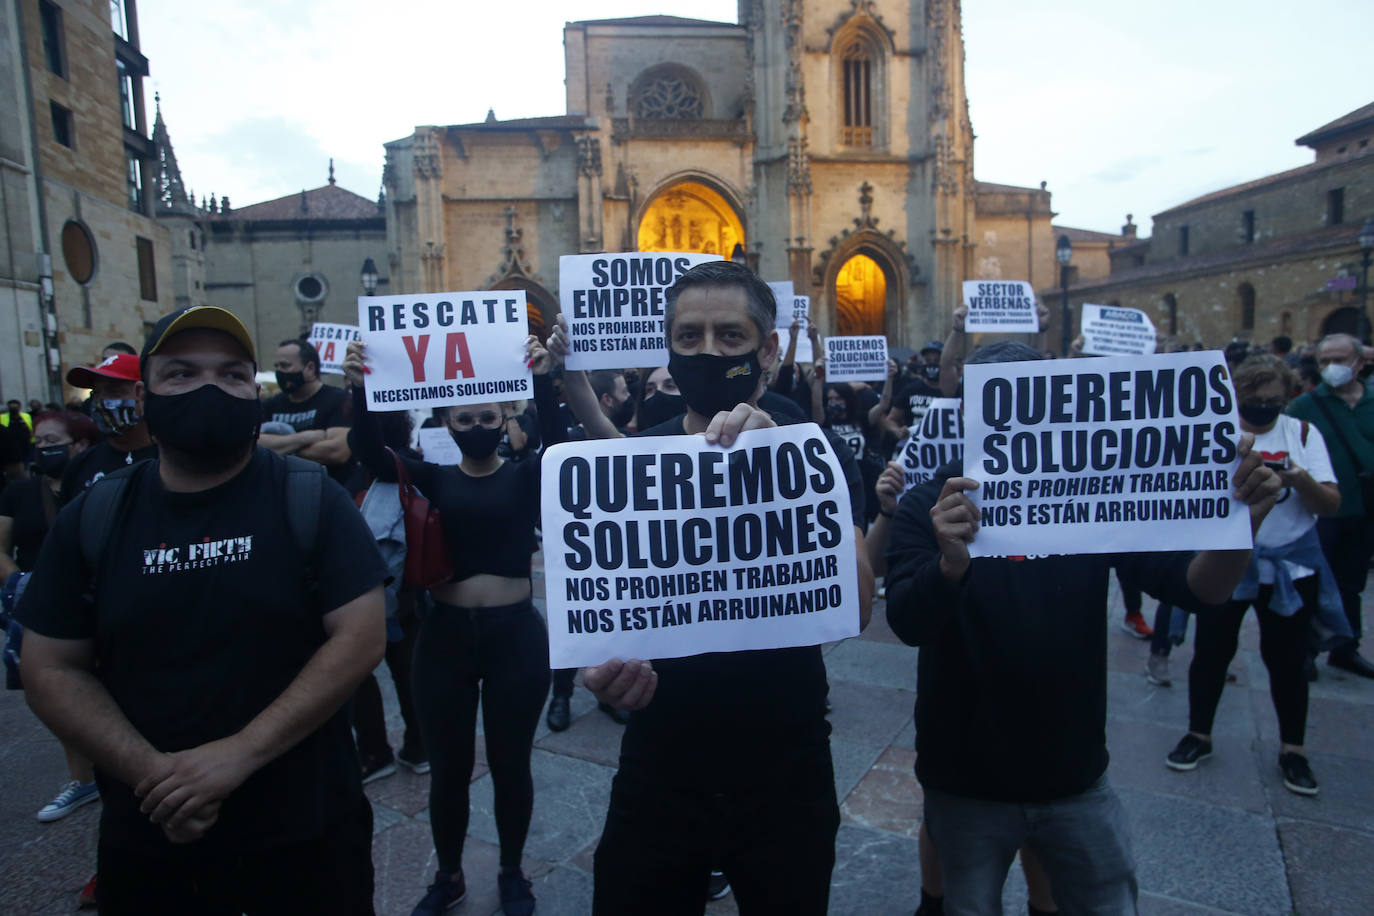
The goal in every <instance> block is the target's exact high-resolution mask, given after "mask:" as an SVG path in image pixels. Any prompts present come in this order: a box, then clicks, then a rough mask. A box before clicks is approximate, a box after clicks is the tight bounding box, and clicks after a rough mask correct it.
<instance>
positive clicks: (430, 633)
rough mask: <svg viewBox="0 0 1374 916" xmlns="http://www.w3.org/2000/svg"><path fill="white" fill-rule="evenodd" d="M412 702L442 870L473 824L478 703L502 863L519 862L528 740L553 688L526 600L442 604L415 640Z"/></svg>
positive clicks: (530, 785)
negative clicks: (471, 792) (485, 604)
mask: <svg viewBox="0 0 1374 916" xmlns="http://www.w3.org/2000/svg"><path fill="white" fill-rule="evenodd" d="M413 673H414V677H415V711H416V713H417V714H418V715H419V718H420V730H421V732H423V734H424V737H425V748H426V749H427V750H428V751H429V764H430V774H429V823H430V830H431V831H432V832H433V834H434V850H435V852H436V853H437V854H438V858H439V870H440V871H445V872H456V871H457V870H458V869H459V867H460V866H461V865H462V861H463V840H464V839H465V838H466V836H467V832H468V785H469V784H470V783H471V781H472V765H473V757H474V754H475V751H476V739H477V704H478V702H481V704H482V728H483V734H484V735H485V737H486V746H487V765H488V766H490V767H491V782H492V789H493V790H494V794H495V808H496V811H495V814H496V833H497V836H498V837H499V839H500V841H501V864H502V865H503V866H517V865H519V864H520V857H521V855H522V854H523V852H524V849H525V837H526V835H527V834H528V833H529V829H530V814H531V813H532V812H533V810H534V780H533V778H532V777H531V775H530V750H531V748H532V746H533V744H534V730H535V727H536V726H537V725H538V724H539V714H540V712H541V711H542V710H543V709H544V700H545V698H546V697H547V696H548V693H549V638H548V632H547V630H546V629H545V628H544V620H543V618H541V617H540V616H539V612H538V611H536V610H535V609H534V605H532V604H531V603H530V602H529V601H528V600H526V601H522V602H520V603H519V604H511V605H506V606H503V607H484V608H461V607H454V606H452V605H447V604H436V605H435V606H434V609H433V610H431V611H430V612H429V613H427V614H426V615H425V616H424V618H423V619H422V620H421V621H420V635H419V638H418V639H417V641H416V644H415V667H414V671H413Z"/></svg>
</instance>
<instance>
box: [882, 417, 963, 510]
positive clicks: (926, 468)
mask: <svg viewBox="0 0 1374 916" xmlns="http://www.w3.org/2000/svg"><path fill="white" fill-rule="evenodd" d="M962 403H963V402H962V401H960V399H959V398H934V399H932V400H931V402H930V406H929V407H928V408H926V412H925V416H924V417H922V418H921V421H920V423H919V425H916V426H913V427H911V433H910V435H908V436H907V437H906V440H905V441H903V442H902V445H901V448H899V449H898V451H897V461H898V462H899V463H900V464H901V465H902V474H903V476H904V477H905V478H906V485H905V486H904V487H903V488H902V492H903V493H905V492H906V491H907V490H910V489H911V488H912V487H914V486H916V485H917V484H922V483H925V482H926V481H928V480H930V479H931V478H933V477H934V476H935V472H936V471H938V470H939V469H940V468H942V467H944V466H945V465H946V464H949V463H950V462H951V461H963V460H964V411H963V407H962V406H961V405H962Z"/></svg>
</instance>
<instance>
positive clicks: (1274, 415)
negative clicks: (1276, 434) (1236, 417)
mask: <svg viewBox="0 0 1374 916" xmlns="http://www.w3.org/2000/svg"><path fill="white" fill-rule="evenodd" d="M1239 409H1240V418H1241V419H1242V420H1244V421H1245V422H1246V423H1249V424H1250V425H1251V426H1268V425H1269V424H1270V423H1273V422H1274V421H1275V420H1277V419H1278V418H1279V414H1280V413H1282V412H1283V408H1282V407H1272V406H1269V405H1263V404H1242V405H1240V408H1239Z"/></svg>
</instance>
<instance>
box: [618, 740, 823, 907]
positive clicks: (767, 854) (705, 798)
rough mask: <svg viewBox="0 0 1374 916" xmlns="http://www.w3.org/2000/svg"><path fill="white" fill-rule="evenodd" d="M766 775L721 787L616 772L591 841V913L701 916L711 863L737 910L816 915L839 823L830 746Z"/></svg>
mask: <svg viewBox="0 0 1374 916" xmlns="http://www.w3.org/2000/svg"><path fill="white" fill-rule="evenodd" d="M769 773H770V778H771V781H770V782H768V783H767V784H764V785H755V786H751V787H749V788H748V789H747V790H739V791H726V792H712V791H707V790H691V789H679V788H670V787H667V786H663V785H657V784H655V783H654V782H652V781H651V780H650V779H648V778H644V776H642V775H636V774H632V773H629V772H626V771H625V770H621V771H620V772H619V773H617V774H616V777H615V781H614V782H613V783H612V786H611V804H610V810H609V811H608V812H607V814H606V829H605V831H604V832H603V833H602V835H601V842H600V844H598V846H597V848H596V857H595V865H594V873H595V889H594V892H593V897H594V899H593V905H592V912H593V913H594V914H596V916H643V914H645V913H653V914H655V916H701V912H702V910H703V909H704V907H705V906H706V892H707V882H708V881H709V880H710V873H711V869H712V868H713V867H714V868H717V869H719V870H721V871H724V872H725V875H726V877H727V878H728V879H729V881H730V888H731V890H732V891H733V892H734V895H735V902H736V904H737V905H738V906H739V912H740V913H741V916H753V914H760V913H765V914H773V913H776V914H779V916H781V914H789V916H808V914H814V916H824V914H825V912H826V907H827V905H828V903H829V900H830V873H831V871H832V870H833V868H834V866H835V833H836V831H838V830H839V826H840V809H839V805H838V804H837V803H836V801H835V778H834V770H833V768H832V766H831V762H830V750H829V748H828V747H827V748H824V749H822V750H820V751H818V752H817V753H815V754H812V755H810V756H808V757H807V758H805V759H803V760H799V761H789V762H788V764H787V765H785V766H779V767H775V768H770V770H769Z"/></svg>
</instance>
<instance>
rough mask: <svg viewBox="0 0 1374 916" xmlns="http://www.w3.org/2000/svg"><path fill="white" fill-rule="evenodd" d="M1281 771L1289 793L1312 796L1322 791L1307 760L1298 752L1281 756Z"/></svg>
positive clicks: (1284, 784)
mask: <svg viewBox="0 0 1374 916" xmlns="http://www.w3.org/2000/svg"><path fill="white" fill-rule="evenodd" d="M1279 771H1280V772H1282V773H1283V786H1284V788H1285V789H1287V790H1288V791H1289V792H1293V793H1296V794H1298V795H1307V796H1312V795H1316V794H1317V792H1318V791H1320V790H1319V789H1318V788H1317V777H1315V776H1313V775H1312V768H1311V767H1310V766H1308V765H1307V758H1306V757H1304V756H1303V755H1302V754H1299V753H1298V752H1297V751H1289V752H1288V753H1286V754H1279Z"/></svg>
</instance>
